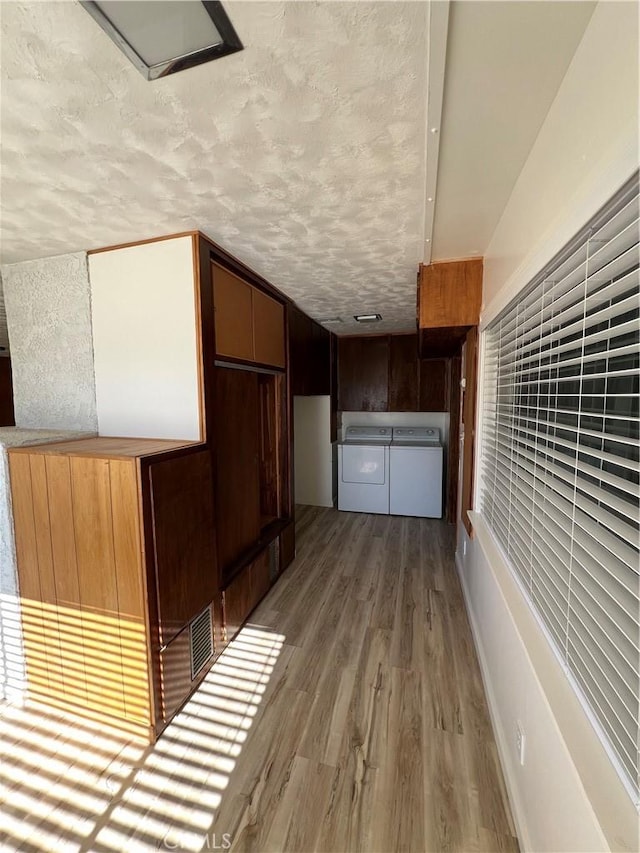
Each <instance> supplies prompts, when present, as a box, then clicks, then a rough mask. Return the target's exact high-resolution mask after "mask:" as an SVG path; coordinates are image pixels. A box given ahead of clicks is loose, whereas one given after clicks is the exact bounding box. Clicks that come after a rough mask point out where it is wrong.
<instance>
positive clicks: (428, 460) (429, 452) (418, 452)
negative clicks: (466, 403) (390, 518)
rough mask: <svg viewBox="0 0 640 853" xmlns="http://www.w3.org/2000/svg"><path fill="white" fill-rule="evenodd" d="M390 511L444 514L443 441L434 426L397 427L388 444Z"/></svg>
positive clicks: (425, 514) (408, 513)
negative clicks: (441, 441)
mask: <svg viewBox="0 0 640 853" xmlns="http://www.w3.org/2000/svg"><path fill="white" fill-rule="evenodd" d="M389 456H390V463H389V467H390V473H389V482H390V489H389V511H390V513H391V515H415V516H420V517H423V518H442V444H441V443H440V431H439V430H437V429H432V428H431V427H395V428H394V430H393V441H392V442H391V447H390V448H389Z"/></svg>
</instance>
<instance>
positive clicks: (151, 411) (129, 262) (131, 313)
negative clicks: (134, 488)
mask: <svg viewBox="0 0 640 853" xmlns="http://www.w3.org/2000/svg"><path fill="white" fill-rule="evenodd" d="M89 275H90V280H91V299H92V318H93V345H94V360H95V375H96V400H97V411H98V428H99V432H100V435H126V436H135V437H139V438H180V439H190V440H198V439H200V438H201V435H200V392H199V381H200V380H199V374H198V364H199V355H198V338H197V332H196V326H197V322H196V306H195V290H194V266H193V241H192V237H190V236H186V237H176V238H172V239H170V240H160V241H157V242H153V243H144V244H141V245H137V246H130V247H128V248H124V249H114V250H110V251H106V252H99V253H97V254H93V255H89Z"/></svg>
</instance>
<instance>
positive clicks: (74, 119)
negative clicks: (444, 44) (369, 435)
mask: <svg viewBox="0 0 640 853" xmlns="http://www.w3.org/2000/svg"><path fill="white" fill-rule="evenodd" d="M225 7H226V8H227V11H228V13H229V15H230V17H231V20H232V21H233V23H234V25H235V27H236V29H237V31H238V34H239V35H240V38H241V39H242V41H243V43H244V45H245V50H244V51H242V52H241V53H238V54H235V55H233V56H229V57H225V58H224V59H221V60H219V61H216V62H213V63H209V64H206V65H202V66H199V67H197V68H194V69H191V70H189V71H186V72H183V73H180V74H176V75H174V76H171V77H168V78H166V79H163V80H158V81H155V82H153V83H148V82H146V81H145V80H144V79H143V78H142V76H141V75H140V74H139V73H138V72H137V71H136V70H135V69H134V68H133V67H132V66H131V65H130V64H129V62H128V61H127V60H126V58H125V57H124V56H123V55H122V54H121V53H120V52H119V50H118V49H117V48H116V47H115V46H114V45H113V44H112V43H111V41H110V40H109V39H108V37H107V36H106V35H105V33H104V32H103V31H102V30H101V29H100V28H99V27H98V26H97V24H96V23H95V22H94V21H93V20H92V19H91V18H90V16H89V15H88V14H87V13H86V12H85V11H84V10H83V9H82V8H81V7H80V5H79V4H77V3H75V2H55V3H38V2H34V3H1V4H0V11H1V15H2V114H1V120H2V211H1V212H2V223H1V224H2V260H3V262H5V263H6V262H16V261H20V260H25V259H32V258H39V257H45V256H48V255H54V254H61V253H66V252H73V251H78V250H83V249H90V248H96V247H99V246H104V245H109V244H113V243H119V242H125V241H132V240H137V239H142V238H146V237H150V236H156V235H162V234H167V233H171V232H176V231H182V230H187V229H192V228H199V229H201V230H202V231H204V232H205V233H207V234H208V235H209V236H210V237H211V238H212V239H213V240H215V241H216V242H219V243H220V244H221V245H223V246H224V247H225V248H226V249H228V250H229V251H231V252H232V253H234V254H235V255H237V256H238V257H239V258H241V259H242V260H244V261H245V262H246V263H248V264H249V265H250V266H252V267H253V268H254V269H255V270H257V271H258V272H259V273H261V274H262V275H264V276H265V277H266V278H268V279H269V280H270V281H272V282H273V284H275V285H276V286H277V287H279V288H281V289H282V290H283V291H284V292H285V293H287V294H288V295H290V296H291V297H293V298H294V299H295V300H296V301H298V303H299V304H300V305H301V306H302V307H303V308H304V309H306V310H307V311H308V312H309V313H310V314H311V315H312V316H315V317H317V318H320V317H326V316H335V315H339V316H341V317H343V318H345V319H347V320H348V319H349V318H351V316H352V315H353V314H355V313H364V312H372V311H377V312H380V313H381V314H382V315H383V318H384V322H383V323H382V324H379V325H378V326H376V327H375V328H376V331H377V330H383V329H411V328H415V293H416V284H415V274H416V268H417V264H418V262H419V261H420V260H422V248H423V240H424V232H423V228H424V204H425V199H424V186H425V175H424V170H425V159H426V149H425V146H426V140H425V121H426V99H427V81H426V55H427V53H426V52H427V18H428V11H429V10H428V4H427V3H422V2H407V3H405V2H389V3H386V2H366V1H365V0H359V1H358V2H347V3H342V2H284V3H280V2H257V3H253V2H227V3H225ZM352 328H356V329H358V330H361V327H360V326H357V324H349V323H345V324H344V325H343V326H339V327H335V329H336V331H337V332H339V333H340V332H342V333H344V332H346V331H349V330H351V329H352Z"/></svg>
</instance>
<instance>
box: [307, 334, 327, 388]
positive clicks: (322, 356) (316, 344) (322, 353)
mask: <svg viewBox="0 0 640 853" xmlns="http://www.w3.org/2000/svg"><path fill="white" fill-rule="evenodd" d="M310 356H311V357H310V359H309V363H308V365H307V370H308V372H309V389H308V391H307V393H308V394H317V395H320V394H322V395H325V394H326V395H328V394H329V393H330V391H331V340H330V335H329V332H328V331H327V330H326V329H325V328H323V327H322V326H321V325H320V324H319V323H316V322H314V321H313V320H312V321H311V352H310Z"/></svg>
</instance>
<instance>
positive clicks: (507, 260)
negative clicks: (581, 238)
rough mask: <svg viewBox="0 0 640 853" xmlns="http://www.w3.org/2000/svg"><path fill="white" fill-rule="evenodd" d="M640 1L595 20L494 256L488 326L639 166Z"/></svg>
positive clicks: (606, 3)
mask: <svg viewBox="0 0 640 853" xmlns="http://www.w3.org/2000/svg"><path fill="white" fill-rule="evenodd" d="M638 76H639V75H638V4H637V3H635V2H616V0H603V2H600V3H599V4H598V5H597V6H596V9H595V11H594V13H593V16H592V18H591V21H590V22H589V24H588V26H587V28H586V30H585V34H584V37H583V39H582V42H581V43H580V45H579V46H578V49H577V50H576V53H575V55H574V57H573V60H572V62H571V63H570V65H569V68H568V70H567V73H566V75H565V78H564V80H563V82H562V84H561V86H560V89H559V90H558V94H557V96H556V98H555V100H554V102H553V104H552V105H551V108H550V110H549V113H548V115H547V118H546V120H545V122H544V124H543V126H542V127H541V129H540V133H539V134H538V138H537V139H536V142H535V144H534V146H533V148H532V150H531V153H530V154H529V157H528V159H527V161H526V163H525V165H524V167H523V169H522V172H521V173H520V176H519V178H518V180H517V182H516V184H515V187H514V189H513V192H512V194H511V197H510V199H509V202H508V204H507V206H506V208H505V210H504V213H503V214H502V217H501V219H500V221H499V223H498V225H497V227H496V230H495V232H494V234H493V237H492V238H491V242H490V244H489V246H488V248H487V251H486V253H485V259H484V281H483V286H484V293H483V302H484V304H483V311H482V322H483V323H486V322H488V321H489V320H490V319H491V318H492V317H493V316H495V315H496V314H497V313H498V312H499V311H500V310H501V309H502V308H503V307H504V306H505V305H506V304H507V302H509V301H510V300H511V298H512V297H513V295H514V293H517V291H518V290H519V289H520V288H521V287H522V286H523V284H524V283H525V282H527V281H529V280H530V279H531V278H532V277H533V276H534V275H535V274H536V273H537V272H539V271H540V269H541V268H542V266H543V265H544V264H545V263H546V262H547V261H549V260H550V259H551V258H552V257H553V256H554V255H555V254H556V252H558V251H559V250H560V249H561V248H562V247H563V246H564V244H565V243H566V242H568V240H570V239H571V237H573V235H574V234H575V233H576V232H577V231H579V229H580V228H581V227H582V226H583V225H584V224H585V221H586V220H587V219H588V218H589V216H591V215H592V214H595V213H596V212H597V210H598V208H599V207H601V206H602V205H603V204H604V203H605V202H606V201H607V200H608V199H609V198H610V197H611V196H612V195H613V193H614V192H615V190H616V189H618V187H620V186H621V185H622V184H623V183H624V182H625V181H626V180H627V178H629V177H630V176H631V174H632V173H633V171H634V170H635V169H637V168H638Z"/></svg>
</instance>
